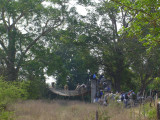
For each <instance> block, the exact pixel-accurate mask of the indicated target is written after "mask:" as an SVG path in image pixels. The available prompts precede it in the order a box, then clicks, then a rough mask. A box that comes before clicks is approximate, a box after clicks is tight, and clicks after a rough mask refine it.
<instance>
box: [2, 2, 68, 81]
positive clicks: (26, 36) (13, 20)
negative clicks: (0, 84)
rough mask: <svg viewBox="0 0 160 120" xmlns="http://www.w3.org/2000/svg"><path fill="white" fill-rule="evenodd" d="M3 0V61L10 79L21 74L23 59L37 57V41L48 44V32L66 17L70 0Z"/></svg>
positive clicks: (59, 24) (44, 44)
mask: <svg viewBox="0 0 160 120" xmlns="http://www.w3.org/2000/svg"><path fill="white" fill-rule="evenodd" d="M47 2H49V3H50V4H51V5H50V6H47V7H46V3H45V0H27V1H26V0H12V1H8V0H1V1H0V3H1V5H0V45H1V50H2V56H1V61H3V63H4V66H5V68H6V74H5V75H6V76H7V77H6V80H8V81H13V80H16V79H17V78H18V73H19V70H20V69H21V68H22V65H23V62H24V61H27V60H29V59H34V57H35V56H34V55H33V54H32V51H31V48H32V47H33V46H34V45H35V44H39V46H41V45H43V46H47V41H45V38H46V36H47V35H48V34H49V33H51V32H52V31H54V30H55V29H58V28H59V26H61V25H62V23H63V22H64V20H65V13H66V7H65V3H66V0H64V1H63V0H47Z"/></svg>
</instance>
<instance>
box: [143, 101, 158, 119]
mask: <svg viewBox="0 0 160 120" xmlns="http://www.w3.org/2000/svg"><path fill="white" fill-rule="evenodd" d="M144 111H145V112H144ZM142 113H143V114H145V115H146V116H147V118H149V120H156V118H157V110H156V107H155V106H154V107H150V104H149V103H147V104H145V105H144V108H143V111H142Z"/></svg>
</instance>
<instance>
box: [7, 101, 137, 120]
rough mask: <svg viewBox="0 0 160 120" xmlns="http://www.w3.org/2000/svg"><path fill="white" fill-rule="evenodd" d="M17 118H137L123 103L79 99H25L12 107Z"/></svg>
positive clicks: (114, 119) (112, 119)
mask: <svg viewBox="0 0 160 120" xmlns="http://www.w3.org/2000/svg"><path fill="white" fill-rule="evenodd" d="M10 109H12V110H14V111H15V116H16V120H95V115H96V111H98V114H99V120H136V118H135V117H133V115H132V114H130V110H128V109H124V108H123V107H122V106H121V105H115V104H110V105H109V106H107V107H106V106H105V107H104V106H100V105H96V104H89V103H83V102H78V101H61V100H60V101H42V100H36V101H35V100H34V101H32V100H31V101H24V102H19V103H16V104H14V105H12V106H11V107H10Z"/></svg>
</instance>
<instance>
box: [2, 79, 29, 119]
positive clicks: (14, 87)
mask: <svg viewBox="0 0 160 120" xmlns="http://www.w3.org/2000/svg"><path fill="white" fill-rule="evenodd" d="M26 85H27V84H26V83H24V82H7V81H4V80H3V78H2V77H0V120H7V119H9V117H10V115H11V114H12V112H7V111H5V110H6V106H7V105H8V104H10V103H12V102H15V101H16V100H17V99H25V98H27V91H26V89H25V86H26Z"/></svg>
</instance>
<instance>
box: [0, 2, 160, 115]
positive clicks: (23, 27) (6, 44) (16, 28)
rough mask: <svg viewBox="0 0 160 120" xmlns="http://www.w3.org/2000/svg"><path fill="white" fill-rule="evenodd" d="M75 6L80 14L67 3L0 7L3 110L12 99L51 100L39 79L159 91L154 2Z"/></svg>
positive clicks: (159, 14)
mask: <svg viewBox="0 0 160 120" xmlns="http://www.w3.org/2000/svg"><path fill="white" fill-rule="evenodd" d="M74 3H75V4H76V5H77V6H80V5H81V6H83V7H85V8H86V9H87V13H86V15H82V14H80V13H79V12H77V8H76V6H74V4H73V1H72V2H71V1H70V0H27V1H26V0H11V1H9V0H0V76H3V78H1V80H0V86H1V87H0V91H1V92H0V100H1V101H0V106H1V111H3V110H5V106H6V105H7V104H9V103H12V102H14V101H15V100H17V99H42V98H51V96H53V97H55V95H51V94H50V93H49V91H48V89H47V87H48V86H47V85H46V83H45V80H46V77H45V76H54V77H55V78H56V86H57V87H58V88H63V86H64V85H65V84H67V85H68V86H69V89H75V87H76V85H77V84H78V83H80V84H82V83H85V84H90V83H89V82H90V81H89V76H90V75H91V74H93V73H94V72H99V71H101V72H102V73H103V74H104V75H105V78H106V79H108V80H111V81H112V86H113V87H112V90H113V91H119V92H120V91H128V90H130V89H132V90H134V91H136V92H137V91H140V92H141V93H142V92H143V91H144V90H145V91H149V89H157V90H158V91H159V89H160V87H159V85H158V83H159V79H160V78H159V77H160V74H159V73H160V54H159V53H160V49H159V45H160V40H159V37H160V33H159V29H160V24H159V23H160V9H159V4H160V3H159V1H158V0H141V1H138V0H103V1H99V2H95V1H92V0H75V1H74ZM87 98H89V97H87ZM87 98H86V99H87ZM78 99H80V98H78ZM6 114H7V113H6Z"/></svg>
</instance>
